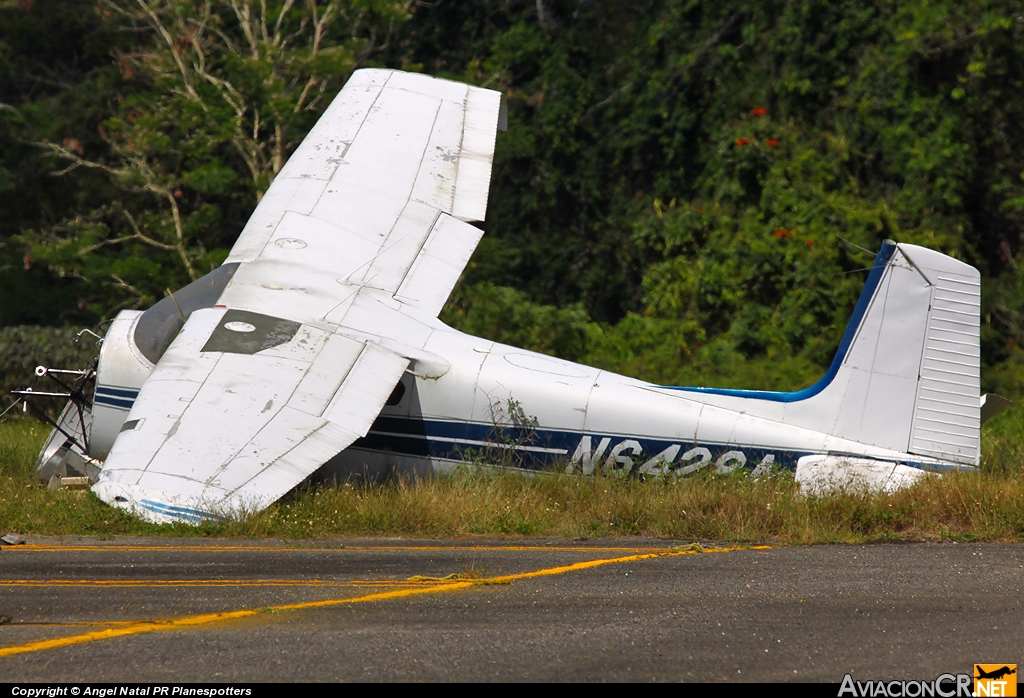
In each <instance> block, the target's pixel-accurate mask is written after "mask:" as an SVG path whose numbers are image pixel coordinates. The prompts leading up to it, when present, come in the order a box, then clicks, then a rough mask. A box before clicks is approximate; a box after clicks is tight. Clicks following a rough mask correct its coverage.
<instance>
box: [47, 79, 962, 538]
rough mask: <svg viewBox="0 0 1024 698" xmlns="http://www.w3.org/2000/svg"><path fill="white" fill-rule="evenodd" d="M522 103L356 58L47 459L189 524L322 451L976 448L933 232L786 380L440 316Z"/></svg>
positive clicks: (608, 457) (402, 465) (953, 273)
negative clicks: (746, 382) (663, 365)
mask: <svg viewBox="0 0 1024 698" xmlns="http://www.w3.org/2000/svg"><path fill="white" fill-rule="evenodd" d="M504 122H505V116H504V112H503V107H502V101H501V95H500V94H499V93H498V92H494V91H491V90H485V89H481V88H478V87H471V86H467V85H463V84H459V83H456V82H450V81H446V80H441V79H437V78H432V77H428V76H425V75H412V74H407V73H402V72H398V71H390V70H360V71H358V72H356V73H355V74H354V75H353V76H352V78H351V79H350V80H349V82H348V83H347V85H346V86H345V88H344V89H343V90H342V91H341V93H340V94H339V95H338V96H337V98H336V99H335V100H334V102H333V103H332V104H331V106H330V107H329V109H328V110H327V112H326V113H325V114H324V116H323V117H322V118H321V119H320V121H319V122H318V123H317V124H316V126H315V127H314V128H313V130H312V131H311V132H310V133H309V135H308V136H307V137H306V139H305V140H304V141H303V142H302V144H301V145H300V146H299V148H298V149H297V150H296V152H295V154H294V155H293V156H292V157H291V159H290V160H289V161H288V163H287V164H286V166H285V167H284V169H283V170H282V171H281V173H280V174H279V175H278V176H277V178H276V179H275V180H274V182H273V185H272V186H271V187H270V189H269V190H268V191H267V193H266V195H265V196H264V197H263V199H262V201H261V202H260V203H259V206H257V208H256V211H255V213H253V216H252V218H251V219H250V220H249V222H248V224H247V225H246V226H245V229H244V230H243V231H242V233H241V235H240V236H239V238H238V242H237V243H236V244H235V246H234V247H233V248H232V250H231V254H230V256H229V257H228V258H227V260H226V261H225V262H224V264H223V266H221V267H219V268H218V269H216V270H215V271H213V272H212V273H210V274H209V275H207V276H205V277H203V278H201V279H199V280H198V281H195V282H194V283H192V284H190V285H188V286H186V287H185V288H183V289H181V290H180V291H178V292H177V293H175V294H173V295H170V296H168V297H167V298H164V299H163V300H161V301H160V302H158V303H157V304H156V305H154V306H153V307H152V308H150V309H149V310H147V311H145V312H138V311H122V312H121V313H119V314H118V315H117V317H116V319H115V320H114V321H113V323H112V324H111V325H110V328H109V330H108V331H107V333H106V336H105V338H104V341H103V343H102V348H101V350H100V355H99V361H98V365H97V368H96V370H95V376H94V380H95V389H94V390H88V389H83V388H82V386H84V385H87V384H88V385H91V383H88V381H89V379H90V378H91V374H89V372H82V373H81V374H79V376H78V377H77V382H76V383H75V384H74V385H73V386H70V388H71V389H70V390H69V391H68V392H69V393H71V397H72V400H71V401H70V402H69V403H68V405H67V407H66V409H65V411H64V413H63V414H62V416H61V418H60V419H59V420H58V422H57V423H56V428H55V429H54V432H53V434H52V435H51V437H50V439H49V441H48V442H47V443H46V445H45V447H44V449H43V452H42V453H41V455H40V466H39V475H40V477H41V478H42V479H44V480H45V479H50V478H51V477H52V476H53V475H55V474H75V475H79V476H83V475H84V476H88V477H89V478H90V481H91V482H92V483H93V484H92V490H93V492H95V493H96V495H97V496H98V497H99V498H100V499H102V500H103V501H104V502H106V503H108V504H110V505H111V506H114V507H119V508H123V509H127V510H130V511H132V512H134V513H135V514H137V515H138V516H141V517H143V518H145V519H148V520H151V521H155V522H169V521H185V522H193V523H197V522H201V521H203V520H205V519H217V518H220V517H225V516H232V515H242V514H245V513H247V512H253V511H257V510H260V509H263V508H265V507H267V506H268V505H270V504H271V503H272V502H274V501H276V500H277V499H278V498H280V497H281V496H282V495H284V494H285V493H286V492H288V491H289V490H291V489H292V488H294V487H295V486H296V485H298V484H299V483H300V482H302V481H304V480H305V479H306V478H308V477H310V476H311V475H312V474H314V473H316V472H317V471H320V472H321V473H325V474H328V475H331V474H333V475H335V476H339V475H340V476H344V475H347V474H352V473H358V474H361V475H364V476H368V477H379V476H381V475H383V474H386V473H389V472H403V473H409V474H425V473H431V472H437V471H442V470H445V469H446V468H450V467H452V466H454V465H457V464H460V463H464V462H480V461H482V460H490V461H491V462H494V461H495V460H497V461H499V462H503V463H506V464H510V465H512V466H513V467H518V468H522V469H525V470H538V469H544V468H550V467H554V466H556V465H558V464H560V465H561V467H565V464H566V463H568V464H569V468H570V469H575V470H577V471H579V472H582V473H591V472H593V471H594V470H595V469H606V470H610V471H614V472H619V473H634V474H636V473H641V474H646V475H669V476H679V475H686V474H688V473H693V472H695V471H698V470H700V469H702V468H713V469H715V470H717V471H718V472H729V471H735V470H739V469H746V470H748V471H749V472H750V473H751V474H753V475H757V474H759V473H762V472H765V471H766V470H769V469H771V468H789V469H795V470H796V476H797V478H798V479H799V480H801V482H803V483H805V484H807V485H808V486H810V487H812V488H813V487H814V486H816V483H817V485H821V484H822V483H834V482H836V480H837V478H838V479H839V480H843V478H847V477H849V476H856V477H857V478H862V479H865V481H867V482H869V483H871V484H873V485H874V486H876V487H880V488H882V489H895V488H897V487H900V486H902V485H904V484H906V483H909V482H912V481H913V480H914V479H915V478H916V477H918V476H919V475H920V474H922V473H925V472H928V471H944V470H948V469H956V468H972V467H975V466H977V464H978V462H979V458H980V432H979V429H980V422H981V412H982V398H981V397H980V394H979V369H980V366H979V302H980V283H979V274H978V272H977V270H975V269H974V268H972V267H970V266H968V265H967V264H964V263H963V262H959V261H957V260H955V259H952V258H950V257H947V256H945V255H942V254H939V253H938V252H934V251H932V250H928V249H925V248H923V247H916V246H914V245H904V244H896V243H892V242H886V243H885V244H884V245H883V247H882V250H881V252H879V253H878V257H877V259H876V260H875V263H874V266H873V268H872V269H871V270H870V274H869V275H868V278H867V283H866V285H865V287H864V291H863V293H862V295H861V297H860V300H859V302H858V303H857V306H856V309H855V310H854V313H853V318H852V319H851V320H850V324H849V326H848V327H847V329H846V333H845V334H844V335H843V338H842V342H841V344H840V346H839V350H838V352H837V353H836V356H835V359H834V361H833V362H832V365H831V366H830V368H829V369H828V372H827V373H826V374H825V376H824V377H823V378H822V379H821V380H820V381H818V382H817V383H815V384H814V385H812V386H811V387H809V388H806V389H804V390H800V391H798V392H793V393H782V392H762V391H749V390H721V389H712V388H687V387H674V386H660V385H652V384H650V383H645V382H643V381H639V380H634V379H631V378H626V377H623V376H619V375H615V374H613V373H609V372H608V371H601V370H597V369H594V368H590V367H588V366H582V365H579V364H575V363H571V362H569V361H562V360H560V359H556V358H553V357H550V356H545V355H542V354H537V353H534V352H530V351H525V350H522V349H517V348H515V347H510V346H504V345H501V344H497V343H495V342H491V341H488V340H485V339H480V338H477V337H472V336H468V335H466V334H463V333H461V332H458V331H456V330H453V329H452V328H450V327H448V326H446V325H444V324H443V323H442V322H440V321H439V320H438V319H437V314H438V312H439V311H440V310H441V307H442V306H443V305H444V303H445V301H446V299H447V298H448V295H449V294H450V292H451V290H452V288H453V286H454V285H455V283H456V281H457V280H458V278H459V275H460V274H461V272H462V270H463V268H464V267H465V265H466V263H467V262H468V260H469V258H470V255H471V254H472V253H473V250H474V248H475V247H476V245H477V243H478V241H479V240H480V237H481V235H482V234H483V233H482V231H481V230H480V229H479V228H477V227H475V226H473V225H471V224H470V222H471V221H481V220H483V218H484V213H485V210H486V208H487V193H488V188H489V183H490V175H491V162H492V158H493V154H494V142H495V137H496V131H497V130H498V129H499V128H500V129H504ZM37 374H39V375H40V376H44V375H50V376H51V377H54V378H59V375H58V374H55V373H53V372H51V371H49V370H48V369H45V368H42V367H40V369H38V370H37ZM72 471H73V472H72Z"/></svg>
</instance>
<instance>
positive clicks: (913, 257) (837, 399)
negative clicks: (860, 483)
mask: <svg viewBox="0 0 1024 698" xmlns="http://www.w3.org/2000/svg"><path fill="white" fill-rule="evenodd" d="M980 314H981V278H980V275H979V274H978V270H977V269H975V268H974V267H971V266H970V265H968V264H964V263H963V262H960V261H957V260H955V259H953V258H952V257H949V256H947V255H944V254H941V253H939V252H935V251H934V250H929V249H927V248H924V247H918V246H916V245H904V244H896V243H894V242H891V241H886V242H885V243H884V244H883V246H882V250H881V251H880V252H879V253H878V257H877V258H876V259H875V263H874V265H873V266H872V269H871V273H870V274H869V275H868V279H867V282H866V283H865V285H864V290H863V292H862V293H861V296H860V299H859V300H858V301H857V306H856V308H855V309H854V312H853V317H852V318H851V319H850V323H849V325H847V327H846V332H845V333H844V334H843V339H842V341H841V342H840V344H839V349H838V351H836V356H835V358H834V359H833V361H832V364H831V366H829V369H828V371H827V372H826V374H825V375H824V376H823V377H822V379H821V380H819V381H818V382H817V383H815V384H814V385H812V386H810V387H809V388H805V389H804V390H799V391H797V392H792V393H777V392H768V391H757V390H724V389H720V388H684V387H679V388H675V389H676V390H684V391H691V392H698V393H702V394H704V396H705V397H704V398H703V401H706V402H709V403H711V404H716V405H720V406H722V407H726V408H729V409H733V410H737V411H740V412H743V413H746V414H750V415H754V416H760V417H764V418H767V419H774V420H779V421H782V422H784V423H786V424H791V425H793V426H799V427H804V428H807V429H812V430H814V431H818V432H824V433H826V434H831V435H832V436H836V437H839V438H843V439H848V440H850V441H856V442H858V443H861V444H866V445H870V446H877V447H880V448H885V449H889V450H892V451H898V452H900V453H909V454H914V455H918V456H922V457H925V458H937V459H941V460H946V461H951V462H954V463H960V464H977V463H978V462H979V461H980V458H981V396H980V393H981V391H980V376H981V352H980V341H979V329H980ZM779 403H781V404H779Z"/></svg>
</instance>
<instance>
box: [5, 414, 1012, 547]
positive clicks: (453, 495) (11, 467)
mask: <svg viewBox="0 0 1024 698" xmlns="http://www.w3.org/2000/svg"><path fill="white" fill-rule="evenodd" d="M47 432H48V429H47V428H46V427H44V426H43V425H41V424H36V423H33V422H28V421H15V422H9V423H4V424H0V532H4V531H17V532H19V533H27V534H49V535H83V534H87V535H99V536H111V535H127V534H130V535H162V536H184V537H207V536H209V537H214V536H215V537H229V538H230V537H253V538H288V539H303V538H306V539H308V538H330V537H337V536H407V537H424V538H435V537H456V538H458V537H482V536H488V537H504V538H529V537H571V538H597V537H632V536H642V537H650V538H671V539H686V540H716V541H736V542H739V541H773V542H778V543H783V544H808V543H833V542H835V543H838V542H864V541H877V540H921V539H931V540H942V539H956V540H1024V467H1022V465H1024V408H1022V406H1015V407H1013V408H1011V409H1010V410H1007V411H1006V412H1004V413H1003V414H1001V415H999V416H998V417H996V418H994V419H993V420H991V422H989V423H988V424H986V425H985V429H984V432H983V452H984V454H985V456H984V459H983V463H982V468H981V470H980V472H975V473H950V474H948V475H945V476H943V477H935V478H927V479H926V480H924V481H923V482H921V483H919V484H917V485H915V486H914V487H912V488H909V489H906V490H903V491H900V492H897V493H895V494H892V495H884V494H865V493H856V492H845V493H837V494H831V495H828V496H822V497H805V496H801V495H800V494H799V493H798V491H797V487H796V484H795V483H794V481H793V478H792V476H791V475H790V474H787V473H779V474H775V475H772V476H769V477H765V478H761V479H758V480H751V479H750V478H748V477H746V476H745V475H739V476H737V475H716V474H713V473H707V474H703V475H700V476H697V477H692V478H689V479H685V480H679V481H668V480H647V481H643V482H641V481H637V480H623V479H619V478H615V477H610V476H595V477H582V476H572V475H564V474H546V475H542V476H537V477H525V476H522V475H518V474H515V473H509V472H495V471H490V470H484V469H466V470H464V471H462V472H458V473H455V474H452V475H448V476H443V477H435V478H430V479H426V480H420V481H415V482H412V481H399V482H391V483H388V484H385V485H374V486H368V485H344V486H340V487H319V488H304V489H300V490H298V491H296V492H294V493H293V494H291V495H290V496H288V497H286V498H285V499H283V500H282V501H280V502H278V503H277V504H275V505H273V506H271V507H269V508H268V509H266V510H264V511H262V512H258V513H255V514H252V515H250V516H248V517H246V518H244V519H242V520H235V521H227V522H223V523H216V524H214V523H206V524H203V525H202V526H198V527H192V526H187V525H184V524H178V525H166V526H157V525H154V524H147V523H144V522H142V521H139V520H138V519H135V518H134V517H132V516H129V515H126V514H124V513H122V512H120V511H117V510H114V509H111V508H110V507H107V506H106V505H104V504H102V503H101V502H100V501H99V500H98V499H96V497H95V496H93V495H92V494H91V493H89V492H49V491H47V490H46V489H45V488H43V487H41V486H39V485H37V484H35V482H34V481H33V479H32V475H33V472H34V459H35V456H36V452H37V450H38V448H39V445H40V443H41V442H42V440H43V438H45V436H46V434H47Z"/></svg>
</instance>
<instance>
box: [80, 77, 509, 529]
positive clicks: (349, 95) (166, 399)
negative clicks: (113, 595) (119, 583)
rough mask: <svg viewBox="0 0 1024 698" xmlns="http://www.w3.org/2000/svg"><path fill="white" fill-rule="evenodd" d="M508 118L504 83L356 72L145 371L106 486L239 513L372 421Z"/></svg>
mask: <svg viewBox="0 0 1024 698" xmlns="http://www.w3.org/2000/svg"><path fill="white" fill-rule="evenodd" d="M499 118H500V95H499V93H497V92H493V91H490V90H484V89H481V88H476V87H470V86H467V85H463V84H460V83H454V82H449V81H446V80H439V79H436V78H431V77H428V76H423V75H411V74H406V73H400V72H395V71H387V70H361V71H358V72H357V73H355V74H354V75H353V76H352V78H351V79H350V80H349V82H348V83H347V84H346V86H345V88H344V89H343V90H342V91H341V93H340V94H339V95H338V97H337V98H336V99H335V100H334V102H333V103H332V104H331V106H330V107H329V108H328V110H327V111H326V113H325V114H324V115H323V117H321V119H320V121H319V122H318V123H317V124H316V126H315V127H314V128H313V130H312V131H311V132H310V133H309V135H308V136H307V137H306V139H305V140H304V141H303V142H302V144H301V145H300V146H299V148H298V149H297V150H296V151H295V154H294V155H293V156H292V157H291V159H290V160H289V161H288V163H287V164H286V165H285V167H284V168H283V169H282V171H281V172H280V174H279V175H278V176H277V178H276V179H275V180H274V183H273V184H272V185H271V187H270V188H269V189H268V191H267V192H266V194H265V195H264V197H263V199H262V200H261V202H260V204H259V205H258V206H257V208H256V211H255V212H254V214H253V216H252V218H251V219H250V220H249V222H248V224H247V225H246V227H245V229H244V230H243V231H242V234H241V235H240V237H239V239H238V241H237V243H236V244H235V246H234V248H233V249H232V251H231V254H230V256H229V257H228V259H227V263H235V264H237V268H236V269H235V270H234V272H233V275H232V277H231V280H230V282H229V283H228V284H227V287H226V289H225V290H224V292H223V293H222V294H221V296H220V298H219V300H218V303H217V304H216V307H214V308H209V309H204V310H199V311H196V312H194V313H192V314H191V316H190V317H189V318H188V321H187V322H186V323H185V325H184V327H183V328H182V330H181V332H180V333H179V334H178V336H177V337H176V338H175V340H174V341H173V343H172V344H171V345H170V347H169V348H168V349H167V351H166V352H165V353H164V355H163V356H162V357H161V358H160V360H159V361H158V363H157V365H156V368H155V369H154V370H153V373H152V374H151V376H150V377H149V378H148V379H147V380H146V382H145V384H144V385H143V386H142V389H141V391H140V392H139V396H138V398H137V400H136V401H135V403H134V405H133V406H132V409H131V411H130V413H129V415H128V418H127V421H126V422H125V425H124V427H122V431H121V433H120V434H119V435H118V437H117V439H116V441H115V442H114V445H113V448H112V449H111V452H110V455H109V456H108V458H107V461H106V463H105V465H104V468H103V471H102V472H101V475H100V480H99V482H98V483H97V484H96V485H95V486H94V487H93V490H94V491H95V492H96V494H97V495H98V496H99V497H100V498H101V499H103V500H104V501H106V502H107V503H109V504H111V505H114V506H119V507H122V508H128V509H131V510H133V511H135V512H136V513H138V514H139V515H141V516H143V517H145V518H148V519H150V520H153V521H158V522H162V521H168V520H185V521H193V522H198V521H200V520H202V519H205V518H212V517H216V516H224V515H232V514H240V513H246V512H250V511H255V510H259V509H262V508H263V507H265V506H267V505H268V504H270V503H272V502H273V501H275V500H276V499H278V498H279V497H280V496H281V495H283V494H284V493H286V492H287V491H288V490H290V489H291V488H293V487H294V486H295V485H297V484H298V483H300V482H301V481H302V480H303V479H304V478H306V477H307V476H308V475H310V474H311V473H312V472H313V471H315V470H316V469H317V468H319V467H320V465H322V464H323V463H324V462H326V461H327V460H329V459H330V458H331V457H333V456H334V455H336V454H337V453H339V452H341V451H342V450H343V449H345V448H346V447H347V446H349V445H350V444H351V443H352V442H353V441H355V440H356V439H358V438H359V437H361V436H363V435H365V434H366V432H367V430H368V429H369V427H370V424H371V423H372V422H373V420H374V419H375V418H376V416H377V414H378V412H379V411H380V409H381V408H382V407H383V405H384V403H385V401H386V400H387V398H388V396H389V395H390V394H391V392H392V390H393V389H394V387H395V385H396V384H397V383H398V380H399V379H400V378H401V376H402V373H403V372H404V371H405V370H406V369H407V367H408V366H409V363H410V360H416V359H417V357H418V356H419V355H418V353H417V352H418V350H419V349H421V348H422V346H423V345H424V344H425V343H426V340H427V338H428V337H429V335H430V333H431V332H432V331H433V330H432V325H431V323H432V321H433V318H435V317H436V315H437V313H438V312H439V311H440V309H441V307H442V306H443V305H444V302H445V301H446V300H447V297H448V295H449V294H450V293H451V290H452V288H453V287H454V285H455V283H456V281H457V280H458V277H459V275H460V274H461V273H462V270H463V268H464V267H465V265H466V263H467V262H468V260H469V257H470V255H471V254H472V252H473V250H474V249H475V247H476V244H477V243H478V242H479V239H480V236H481V235H482V232H481V231H480V229H478V228H476V227H474V226H472V225H470V224H469V223H468V222H467V221H473V220H482V219H483V217H484V213H485V211H486V207H487V192H488V187H489V182H490V171H491V162H492V159H493V153H494V140H495V135H496V130H497V128H498V125H499V124H498V122H499ZM434 322H436V321H434Z"/></svg>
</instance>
